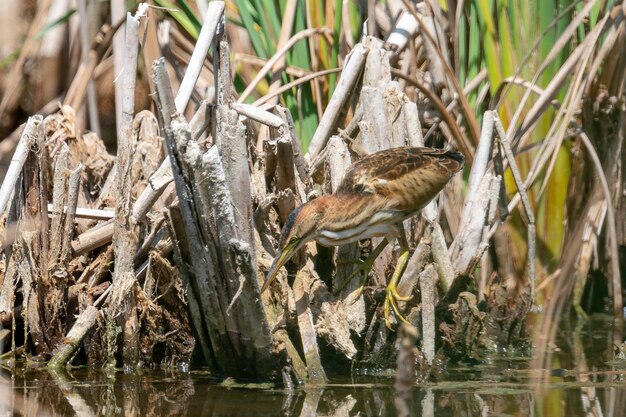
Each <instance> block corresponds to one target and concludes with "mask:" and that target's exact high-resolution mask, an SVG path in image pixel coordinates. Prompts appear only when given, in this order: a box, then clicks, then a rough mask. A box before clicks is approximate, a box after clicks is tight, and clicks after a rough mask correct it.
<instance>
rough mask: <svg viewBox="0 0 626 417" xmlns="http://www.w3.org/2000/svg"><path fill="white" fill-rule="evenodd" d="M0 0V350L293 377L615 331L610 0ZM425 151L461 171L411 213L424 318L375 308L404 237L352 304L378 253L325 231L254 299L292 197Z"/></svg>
mask: <svg viewBox="0 0 626 417" xmlns="http://www.w3.org/2000/svg"><path fill="white" fill-rule="evenodd" d="M125 6H128V7H130V9H129V10H130V14H128V15H126V12H127V10H126V9H124V7H125ZM259 6H260V7H259ZM3 8H4V11H3V14H2V16H1V17H0V19H3V20H4V22H3V23H2V27H5V28H7V27H11V28H13V29H12V30H4V31H2V33H0V36H1V37H2V41H1V42H0V45H1V47H0V48H1V49H0V70H1V71H2V77H1V78H0V95H1V97H2V100H1V102H0V137H2V138H4V139H3V140H2V142H0V161H2V169H3V172H4V173H3V181H2V187H1V189H0V214H1V215H2V229H1V233H2V251H3V252H2V270H1V272H2V274H1V275H0V284H1V285H0V288H1V289H0V323H1V325H2V328H1V329H0V349H1V352H0V353H2V358H3V361H4V362H5V363H7V364H10V365H12V366H16V364H20V363H23V362H22V359H26V363H27V364H32V363H34V362H39V361H43V362H45V363H47V364H48V366H50V367H52V368H54V367H63V366H65V365H66V364H67V363H72V364H84V363H87V364H90V365H94V366H104V365H107V364H108V365H109V366H124V367H125V368H127V369H129V370H132V369H136V368H138V367H142V366H158V365H160V366H176V367H179V368H182V369H186V368H187V367H188V366H189V364H190V363H191V364H193V365H194V366H195V365H203V366H207V367H208V368H209V369H210V370H211V371H213V372H215V373H216V374H219V375H225V376H235V377H238V378H241V379H254V380H263V381H266V380H271V381H279V382H281V383H282V384H284V385H286V386H293V385H296V384H300V383H311V384H322V383H324V382H325V380H326V376H325V369H328V368H329V367H330V366H331V365H332V367H333V368H335V369H339V370H345V371H346V372H347V371H349V369H350V368H351V367H354V366H357V367H358V366H363V367H375V368H380V367H389V366H394V364H395V363H396V361H398V363H399V365H402V366H398V369H405V370H406V369H409V372H408V373H409V374H411V371H413V370H414V367H415V366H416V369H415V370H416V372H417V374H418V375H419V376H420V377H421V378H429V377H432V375H436V373H437V372H438V369H440V367H441V366H443V365H442V364H445V362H446V361H448V360H462V359H468V358H482V357H484V356H485V355H486V354H489V352H504V351H507V352H514V353H515V354H517V353H522V354H530V353H531V351H532V352H534V353H535V354H536V362H535V366H536V367H537V368H538V369H542V370H548V369H550V366H549V363H550V355H549V353H547V352H544V349H543V348H544V347H545V346H550V344H551V341H553V340H554V337H555V332H556V328H557V326H558V323H559V320H560V318H561V317H562V316H563V315H564V314H569V311H570V308H571V311H573V312H575V314H577V315H578V316H579V317H580V319H581V320H585V319H586V318H587V317H588V315H589V314H592V313H606V314H611V315H613V316H614V317H615V318H616V319H618V320H621V319H623V299H622V295H623V289H622V277H621V271H623V270H624V262H625V261H624V259H625V258H624V253H625V252H624V248H625V246H626V222H625V221H624V218H625V217H624V210H625V208H626V207H625V203H626V193H625V192H624V177H625V174H624V171H623V166H624V163H625V162H626V160H625V157H624V155H625V153H624V152H623V142H624V135H625V133H626V122H625V119H624V118H625V104H624V97H625V94H624V91H625V90H624V88H625V82H624V81H625V77H626V75H625V74H626V53H625V52H624V48H623V45H624V44H626V39H625V38H626V29H625V23H624V15H625V12H626V9H625V8H624V5H623V3H622V2H619V1H614V2H611V1H608V2H607V1H600V0H596V1H588V2H576V1H574V2H561V1H548V2H537V4H533V3H532V2H522V1H489V2H488V1H469V2H463V1H441V2H439V1H425V2H418V3H412V2H409V1H407V0H403V1H398V0H394V1H387V2H384V3H383V2H373V1H369V2H366V1H360V2H359V1H350V0H343V1H339V0H337V1H334V2H333V1H321V0H310V1H309V0H307V1H295V0H286V1H269V0H263V1H261V2H260V3H259V4H257V2H252V1H246V0H236V1H234V2H220V1H212V2H208V3H207V2H205V1H197V2H190V1H187V2H186V1H175V2H169V1H165V0H158V1H155V2H154V3H148V4H142V5H132V4H129V3H125V2H123V1H116V0H112V1H110V2H88V1H86V0H78V1H76V2H75V3H74V2H69V1H68V2H62V1H59V2H57V1H55V2H52V1H50V0H42V1H40V2H12V3H11V4H6V5H3ZM9 25H10V26H9ZM27 119H28V121H27V122H26V120H27ZM24 122H26V123H25V124H23V123H24ZM423 144H426V145H428V146H436V147H447V146H448V147H454V148H457V149H458V150H459V151H461V152H462V153H463V154H464V155H465V157H466V168H465V171H464V173H463V175H458V176H456V177H455V178H454V179H453V181H452V182H451V183H450V185H449V186H448V187H446V189H445V190H444V191H443V192H442V193H441V196H440V198H439V199H438V201H437V202H436V203H432V204H431V205H429V206H428V207H427V208H425V209H424V210H423V213H422V215H421V216H418V217H416V218H415V219H413V220H411V221H409V222H408V223H407V226H408V227H407V231H408V237H409V242H410V243H411V247H412V248H413V249H414V250H413V251H412V255H411V260H410V264H409V268H408V269H407V272H406V273H405V276H404V277H403V281H402V283H401V286H402V291H401V293H409V292H411V293H413V294H415V296H414V297H413V299H412V300H411V301H409V302H408V303H406V305H403V306H401V308H402V309H403V311H404V312H405V314H406V316H407V318H408V319H409V321H410V322H411V323H412V324H413V325H414V327H411V326H406V327H404V328H401V326H397V327H396V328H394V329H393V330H390V329H388V328H387V327H385V325H384V320H383V319H382V317H381V314H380V310H381V309H380V305H381V300H382V298H384V297H382V298H381V292H380V288H384V283H385V280H386V278H385V277H388V276H389V274H390V268H392V267H393V265H395V258H394V257H395V256H396V254H395V251H394V248H393V247H389V248H387V249H386V250H385V251H384V252H383V254H382V255H381V256H380V257H379V259H378V260H377V261H376V263H375V265H374V268H373V273H372V274H371V276H370V280H369V283H368V287H367V289H366V291H365V292H364V293H363V294H362V295H360V296H358V297H357V295H358V292H356V289H357V286H358V284H357V280H354V281H353V282H349V283H347V284H345V283H344V281H345V279H346V277H348V276H349V275H350V274H351V272H352V271H353V268H355V265H353V264H351V263H350V262H347V261H349V260H354V259H359V258H363V257H364V256H366V254H367V253H368V251H370V250H371V249H372V248H373V247H374V246H375V243H376V242H361V243H360V244H358V245H357V244H353V245H347V246H346V247H342V248H339V249H337V250H328V249H325V248H322V247H317V246H316V245H314V244H310V245H309V247H308V249H307V251H306V253H305V254H302V256H301V257H300V259H299V260H297V261H296V262H293V263H292V265H290V266H289V267H288V270H289V274H284V273H283V274H282V276H281V277H280V278H279V281H280V285H276V286H273V287H272V289H271V290H270V291H269V292H268V293H265V294H262V295H261V294H259V287H260V285H259V284H262V282H263V280H264V275H265V273H266V272H267V270H268V268H269V266H270V264H271V260H272V257H273V256H274V254H275V248H276V243H277V238H278V234H279V232H280V227H281V226H282V224H283V223H284V222H285V221H286V218H287V216H288V214H289V213H290V212H291V210H293V209H294V208H295V207H297V206H298V205H300V204H302V203H303V202H305V201H307V200H308V199H310V198H314V197H315V196H317V195H321V194H323V193H328V192H332V191H334V190H335V189H336V188H337V186H338V184H339V182H340V181H341V178H342V176H343V173H344V172H345V170H346V168H347V167H348V166H349V165H350V163H351V162H353V161H356V160H358V158H359V157H361V156H362V155H365V154H368V153H371V152H375V151H377V150H381V149H386V148H390V147H395V146H408V145H411V146H418V145H420V146H421V145H423ZM540 311H541V312H543V314H542V315H539V316H535V315H534V313H535V312H540ZM528 314H531V316H528ZM527 318H532V320H527ZM397 329H400V330H401V331H399V332H396V331H395V330H397ZM415 330H418V331H417V332H415ZM531 337H532V340H530V338H531ZM397 340H401V341H404V342H405V343H398V344H396V341H397ZM614 342H615V343H616V344H618V345H620V346H621V345H622V335H621V333H620V332H619V331H617V332H615V337H614ZM532 347H534V350H533V349H532ZM398 349H399V350H400V352H401V353H402V352H403V353H402V354H397V353H398ZM511 354H513V353H511ZM399 381H400V382H402V381H401V377H399Z"/></svg>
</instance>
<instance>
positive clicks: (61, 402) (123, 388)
mask: <svg viewBox="0 0 626 417" xmlns="http://www.w3.org/2000/svg"><path fill="white" fill-rule="evenodd" d="M530 363H531V358H528V357H518V356H514V355H512V354H507V353H506V352H503V354H502V355H499V356H493V357H490V358H488V359H487V360H485V361H484V362H482V363H466V364H455V365H448V366H446V367H445V368H442V369H440V371H439V372H438V373H437V374H436V375H435V380H433V381H430V382H428V383H425V382H421V383H417V384H416V385H415V387H414V388H413V389H412V390H410V391H409V392H404V393H401V392H398V391H397V390H395V389H394V378H393V371H390V370H360V371H358V372H356V373H355V374H354V375H352V376H341V375H339V376H338V375H335V376H333V375H331V377H330V379H331V381H330V384H329V385H327V386H324V387H320V388H301V389H295V390H281V389H273V388H271V387H268V386H265V385H241V384H232V383H231V382H230V381H226V382H224V381H222V380H219V379H217V378H216V377H214V376H212V375H210V374H209V373H207V372H206V371H202V370H192V371H190V372H182V371H164V370H143V371H141V372H134V373H124V372H122V371H119V372H111V373H106V372H103V371H97V370H92V369H87V368H74V369H70V370H68V372H62V373H49V372H47V371H46V370H45V369H43V370H32V369H29V370H25V369H9V368H7V367H3V368H2V370H1V371H0V379H1V380H2V381H3V385H2V388H1V389H2V392H0V415H1V416H4V415H23V416H44V415H63V416H65V415H68V416H69V415H78V416H116V415H125V416H224V417H226V416H315V415H318V416H388V415H389V416H395V415H407V416H408V415H410V416H420V415H421V416H579V415H580V416H585V415H589V416H606V417H610V416H623V415H626V360H625V359H624V349H623V344H621V345H620V344H619V343H618V344H617V345H616V344H614V343H613V332H612V324H611V321H610V320H607V319H606V318H601V317H595V318H594V319H592V321H591V322H589V323H586V324H583V325H580V324H579V325H578V326H576V325H574V326H573V327H570V328H567V329H563V331H562V332H561V334H560V335H559V338H558V341H557V346H555V347H554V351H553V359H552V364H553V366H552V368H551V369H550V370H549V375H550V377H549V378H548V379H547V380H546V381H545V382H546V384H545V385H544V388H545V389H544V390H543V391H541V390H539V389H537V388H536V386H535V385H534V384H531V383H530V382H531V381H534V380H535V377H536V376H537V375H538V372H537V370H531V369H529V367H530Z"/></svg>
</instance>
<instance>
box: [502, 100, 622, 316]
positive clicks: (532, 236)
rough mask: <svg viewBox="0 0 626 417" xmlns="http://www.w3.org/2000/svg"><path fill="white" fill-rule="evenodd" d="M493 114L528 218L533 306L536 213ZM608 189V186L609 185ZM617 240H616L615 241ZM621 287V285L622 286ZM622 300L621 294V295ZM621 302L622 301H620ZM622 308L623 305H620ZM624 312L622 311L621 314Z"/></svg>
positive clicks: (513, 156)
mask: <svg viewBox="0 0 626 417" xmlns="http://www.w3.org/2000/svg"><path fill="white" fill-rule="evenodd" d="M491 113H492V114H493V119H494V124H495V128H496V132H497V133H498V136H499V139H500V145H501V146H502V148H503V150H504V154H505V155H506V159H508V161H509V168H510V169H511V173H512V174H513V179H514V180H515V185H516V187H517V190H518V191H519V194H520V197H521V200H522V206H523V207H524V213H525V214H526V219H527V222H528V224H527V226H526V227H527V229H528V230H527V236H528V255H527V258H528V281H529V282H530V306H531V308H532V307H533V306H534V305H535V288H536V286H537V278H536V274H535V258H536V238H537V237H536V230H535V214H534V213H533V209H532V206H531V205H530V200H529V199H528V195H527V194H526V187H525V185H524V181H523V180H522V176H521V175H520V172H519V169H518V168H517V163H516V162H515V155H513V151H512V150H511V146H510V145H509V140H508V138H507V136H506V133H505V131H504V126H502V122H501V121H500V118H499V117H498V114H497V112H495V111H494V112H491ZM607 189H608V186H607ZM615 242H616V241H615ZM618 278H619V270H618ZM620 287H621V286H620ZM620 301H621V296H620ZM620 304H621V303H620ZM620 309H621V307H620ZM621 314H622V313H621V312H620V315H621Z"/></svg>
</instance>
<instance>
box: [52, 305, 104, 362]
mask: <svg viewBox="0 0 626 417" xmlns="http://www.w3.org/2000/svg"><path fill="white" fill-rule="evenodd" d="M97 318H98V309H97V308H96V307H94V306H89V307H87V308H86V309H85V311H83V312H82V313H81V314H80V315H79V316H78V319H77V320H76V323H74V325H73V326H72V328H71V329H70V331H69V332H68V333H67V336H65V338H64V339H63V343H62V344H61V345H59V346H57V348H56V350H55V352H54V355H53V356H52V359H50V361H49V362H48V368H49V369H58V368H62V367H64V366H65V365H66V364H67V362H68V361H69V360H70V358H71V357H72V354H74V352H75V351H76V349H78V348H79V346H80V343H81V342H82V340H83V338H84V337H85V336H86V335H87V333H88V332H89V331H90V330H91V329H92V328H93V327H94V326H95V324H96V319H97Z"/></svg>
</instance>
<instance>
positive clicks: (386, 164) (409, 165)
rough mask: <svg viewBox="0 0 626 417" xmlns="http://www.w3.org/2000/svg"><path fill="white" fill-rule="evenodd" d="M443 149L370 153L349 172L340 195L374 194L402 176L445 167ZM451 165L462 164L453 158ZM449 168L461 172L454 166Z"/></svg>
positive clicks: (401, 149)
mask: <svg viewBox="0 0 626 417" xmlns="http://www.w3.org/2000/svg"><path fill="white" fill-rule="evenodd" d="M446 152H448V151H446V150H444V149H435V148H393V149H388V150H385V151H381V152H376V153H374V154H371V155H368V156H366V157H364V158H362V159H360V160H359V161H357V162H355V163H354V164H353V165H352V166H350V168H349V169H348V171H347V172H346V174H345V176H344V178H343V180H342V182H341V185H340V186H339V188H338V190H337V193H338V194H352V193H359V194H363V193H365V194H371V193H375V192H376V191H377V190H378V189H380V188H381V187H384V186H385V185H386V184H388V183H389V182H392V181H396V180H399V179H401V178H402V177H403V176H405V175H407V174H411V173H415V172H417V171H421V170H428V168H435V167H434V166H433V165H437V167H436V168H435V169H437V168H439V169H438V170H443V169H442V168H444V169H445V167H440V165H441V164H442V163H443V164H446V165H447V164H448V163H447V161H448V158H445V157H442V156H443V155H445V154H446ZM450 165H458V167H459V168H460V166H461V164H459V163H458V162H456V163H455V161H452V164H450ZM449 169H450V170H453V171H454V172H456V171H458V168H456V167H455V166H450V167H449Z"/></svg>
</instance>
